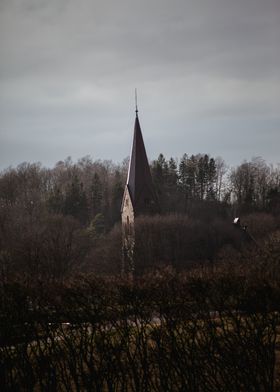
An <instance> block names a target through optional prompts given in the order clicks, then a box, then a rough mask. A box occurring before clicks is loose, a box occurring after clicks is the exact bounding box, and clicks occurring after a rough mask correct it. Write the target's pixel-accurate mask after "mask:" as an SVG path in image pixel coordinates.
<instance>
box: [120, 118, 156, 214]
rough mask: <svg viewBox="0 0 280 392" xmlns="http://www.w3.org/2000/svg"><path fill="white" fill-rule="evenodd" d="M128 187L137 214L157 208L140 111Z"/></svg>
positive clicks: (136, 119)
mask: <svg viewBox="0 0 280 392" xmlns="http://www.w3.org/2000/svg"><path fill="white" fill-rule="evenodd" d="M127 187H128V190H129V193H130V197H131V201H132V204H133V208H134V211H135V213H136V214H139V213H140V214H141V213H147V212H152V211H151V210H155V207H156V209H157V204H158V203H157V197H156V194H155V191H154V186H153V182H152V176H151V172H150V166H149V162H148V158H147V154H146V149H145V145H144V141H143V136H142V132H141V127H140V122H139V118H138V111H136V118H135V124H134V136H133V143H132V150H131V156H130V163H129V170H128V176H127Z"/></svg>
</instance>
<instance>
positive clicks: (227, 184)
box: [0, 154, 280, 280]
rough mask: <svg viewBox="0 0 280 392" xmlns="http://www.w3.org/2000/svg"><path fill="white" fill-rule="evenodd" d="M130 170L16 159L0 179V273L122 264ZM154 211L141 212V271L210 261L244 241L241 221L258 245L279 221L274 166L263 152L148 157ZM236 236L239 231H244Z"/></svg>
mask: <svg viewBox="0 0 280 392" xmlns="http://www.w3.org/2000/svg"><path fill="white" fill-rule="evenodd" d="M127 170H128V159H125V160H124V161H123V163H122V164H118V165H116V164H114V163H112V162H111V161H92V160H91V159H90V157H84V158H82V159H80V160H79V161H78V162H76V163H74V162H72V160H71V159H70V158H67V159H66V160H65V161H60V162H58V163H57V164H56V165H55V167H54V168H52V169H49V168H44V167H42V166H41V165H40V164H39V163H37V164H36V163H33V164H31V163H22V164H21V165H19V166H17V167H16V168H8V169H6V170H4V171H2V172H1V175H0V222H1V223H0V249H1V250H0V262H1V275H2V279H6V278H7V279H8V277H9V276H10V275H17V274H19V275H20V276H23V275H25V276H26V278H28V277H29V278H30V279H32V280H34V279H39V280H40V279H42V277H43V278H44V280H46V279H50V280H52V279H64V278H65V277H66V276H67V275H71V273H73V272H74V271H75V272H82V271H90V272H97V273H106V274H112V275H114V274H115V273H118V272H119V270H120V259H121V230H120V208H121V202H122V196H123V192H124V185H125V182H126V176H127ZM151 173H152V177H153V182H154V185H155V188H156V192H157V195H158V199H159V205H160V210H161V213H160V214H159V215H156V216H151V217H139V220H138V224H137V231H138V240H137V246H139V247H140V249H141V251H140V252H138V256H137V257H138V260H137V262H136V264H137V266H138V269H139V272H141V271H144V270H145V269H147V268H154V267H157V266H160V267H161V266H163V265H165V266H166V265H172V266H174V267H176V268H177V267H178V268H184V267H185V266H187V265H188V264H190V263H194V262H204V261H212V262H213V261H214V259H215V258H218V257H219V256H220V255H221V254H223V253H226V252H230V250H232V251H234V250H238V249H240V246H242V241H241V238H240V232H238V231H237V230H235V228H234V227H233V225H232V221H233V218H234V217H236V216H240V217H241V221H242V222H244V225H246V226H248V230H249V232H250V233H251V235H252V236H253V238H254V240H255V241H256V242H259V241H260V242H261V241H263V240H264V238H265V236H266V235H268V234H269V233H272V232H274V231H276V230H277V229H278V227H279V215H280V168H279V167H275V166H272V165H269V164H267V163H266V162H265V161H264V160H262V159H261V158H255V159H252V160H251V161H249V162H247V161H244V162H243V163H241V164H240V165H239V166H237V167H235V168H229V167H228V166H227V165H226V163H225V162H224V160H223V159H222V158H212V157H210V156H209V155H207V154H204V155H202V154H197V155H191V156H188V155H187V154H184V155H183V156H182V158H180V159H174V158H170V159H169V160H168V159H166V158H165V157H164V156H163V155H162V154H160V155H159V157H158V159H156V160H154V161H153V162H151ZM241 237H242V234H241Z"/></svg>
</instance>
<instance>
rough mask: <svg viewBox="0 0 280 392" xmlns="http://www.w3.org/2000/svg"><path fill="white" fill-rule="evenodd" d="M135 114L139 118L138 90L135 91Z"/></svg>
mask: <svg viewBox="0 0 280 392" xmlns="http://www.w3.org/2000/svg"><path fill="white" fill-rule="evenodd" d="M135 113H136V116H138V104H137V88H136V89H135Z"/></svg>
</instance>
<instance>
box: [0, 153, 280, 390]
mask: <svg viewBox="0 0 280 392" xmlns="http://www.w3.org/2000/svg"><path fill="white" fill-rule="evenodd" d="M150 167H151V173H152V178H153V182H154V185H155V188H156V193H157V197H158V200H159V205H160V214H156V215H153V216H139V217H138V218H137V225H136V238H137V241H136V249H135V265H136V271H135V278H134V281H133V282H132V281H131V280H130V279H127V278H126V277H122V276H120V266H121V256H122V255H121V227H120V207H121V202H122V196H123V191H124V186H125V182H126V176H127V169H128V159H125V160H124V161H123V162H122V163H121V164H114V163H113V162H111V161H93V160H92V159H91V158H90V157H84V158H82V159H80V160H78V162H73V161H72V160H71V159H70V158H67V159H66V160H64V161H60V162H58V163H57V164H56V165H55V167H54V168H45V167H42V165H40V164H39V163H22V164H21V165H19V166H17V167H16V168H7V169H6V170H4V171H2V172H1V174H0V268H1V269H0V273H1V277H0V292H1V293H0V294H1V295H0V379H1V385H2V389H1V390H3V391H10V392H12V391H77V392H78V391H99V392H101V391H112V392H113V391H127V392H128V391H135V392H136V391H137V392H140V391H141V392H142V391H143V392H144V391H145V392H148V391H158V392H160V391H170V392H172V391H175V392H176V391H186V392H187V391H193V392H197V391H198V392H199V391H201V392H204V391H213V392H215V391H217V392H218V391H228V392H232V391H236V392H239V391H244V392H245V391H256V392H257V391H274V390H275V391H277V390H280V351H279V349H280V336H279V331H280V329H279V324H280V313H279V304H280V279H279V276H280V275H279V274H280V167H279V166H278V167H277V166H273V165H270V164H268V163H266V162H265V161H264V160H263V159H261V158H254V159H252V160H251V161H244V162H243V163H241V164H240V165H238V166H237V167H234V168H230V167H228V166H227V165H226V163H225V162H224V160H223V159H222V158H219V157H218V158H213V157H211V156H209V155H207V154H197V155H187V154H184V155H183V156H182V157H181V158H180V159H177V158H170V159H166V158H165V157H164V156H163V154H160V155H159V157H158V159H156V160H154V161H152V162H151V164H150ZM235 217H240V222H241V225H240V226H238V225H237V226H236V225H234V224H233V219H234V218H235Z"/></svg>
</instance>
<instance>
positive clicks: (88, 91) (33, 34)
mask: <svg viewBox="0 0 280 392" xmlns="http://www.w3.org/2000/svg"><path fill="white" fill-rule="evenodd" d="M0 45H1V52H0V53H1V60H0V168H1V169H3V168H5V167H7V166H9V165H13V166H15V165H17V164H19V163H20V162H23V161H28V162H34V161H40V162H42V164H43V165H46V166H49V167H52V166H54V165H55V163H56V162H57V161H59V160H63V159H65V158H66V157H67V156H72V158H73V160H76V159H78V158H81V157H83V156H85V155H91V156H92V158H93V159H99V158H100V159H112V160H113V161H115V162H121V161H122V160H123V158H125V157H126V156H128V155H129V152H130V144H131V140H132V132H133V124H134V116H135V114H134V88H135V87H137V89H138V104H139V117H140V122H141V127H142V131H143V136H144V140H145V143H146V149H147V153H148V156H149V158H150V159H154V158H156V157H157V156H158V154H159V153H160V152H162V153H164V154H165V155H166V156H167V157H170V156H174V157H180V156H181V155H182V154H183V153H184V152H186V153H188V154H192V153H194V154H195V153H199V152H200V153H209V154H211V155H212V156H222V157H223V158H224V159H225V160H226V162H227V163H228V164H230V165H235V164H238V163H240V162H241V161H242V160H243V159H248V160H249V159H251V158H252V157H253V156H262V157H263V158H264V159H266V160H267V161H268V162H271V163H277V162H280V153H279V152H280V110H279V109H280V1H279V0H203V1H202V0H139V1H134V0H99V1H97V0H0Z"/></svg>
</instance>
